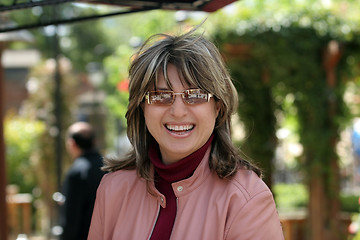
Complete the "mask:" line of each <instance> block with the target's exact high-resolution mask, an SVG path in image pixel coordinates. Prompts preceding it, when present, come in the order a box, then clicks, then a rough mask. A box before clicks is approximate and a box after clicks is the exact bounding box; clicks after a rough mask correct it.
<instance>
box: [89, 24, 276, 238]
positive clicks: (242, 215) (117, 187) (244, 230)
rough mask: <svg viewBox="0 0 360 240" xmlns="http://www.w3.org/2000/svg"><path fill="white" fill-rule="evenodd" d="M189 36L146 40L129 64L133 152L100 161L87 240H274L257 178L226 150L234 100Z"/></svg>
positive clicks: (206, 52) (208, 48)
mask: <svg viewBox="0 0 360 240" xmlns="http://www.w3.org/2000/svg"><path fill="white" fill-rule="evenodd" d="M194 32H195V30H192V31H190V32H188V33H186V34H184V35H180V36H170V35H164V34H158V35H155V36H153V37H151V38H150V39H149V40H148V41H147V42H146V43H145V44H144V46H142V47H141V49H140V50H139V52H138V53H137V54H136V55H135V57H134V59H133V61H132V63H131V66H130V70H129V80H130V82H129V105H128V111H127V114H126V118H127V123H128V129H127V133H128V137H129V139H130V142H131V144H132V146H133V149H132V151H130V152H129V154H128V156H127V157H125V158H124V159H106V161H105V167H104V169H105V170H107V171H109V172H110V173H109V174H107V175H106V176H105V177H104V178H103V180H102V182H101V184H100V186H99V189H98V192H97V200H96V204H95V208H94V212H93V218H92V224H91V228H90V232H89V238H88V239H89V240H99V239H157V240H158V239H207V240H211V239H214V240H219V239H237V240H239V239H240V240H250V239H252V240H253V239H274V240H275V239H276V240H280V239H283V234H282V230H281V226H280V221H279V219H278V214H277V212H276V207H275V204H274V200H273V196H272V193H271V192H270V190H269V189H268V188H267V186H266V185H265V184H264V182H263V181H262V180H261V172H260V170H259V169H258V168H257V167H256V166H254V165H253V164H251V163H250V162H249V161H247V160H245V159H243V158H242V157H241V154H240V152H239V151H238V150H237V149H236V148H235V147H234V145H233V144H232V141H231V137H230V119H231V115H232V114H233V113H234V110H235V109H236V106H237V101H238V98H237V92H236V90H235V88H234V86H233V84H232V81H231V78H230V76H229V73H228V72H227V70H226V67H225V65H224V63H223V60H222V58H221V55H220V53H219V51H218V50H217V48H216V47H215V46H214V45H213V44H212V43H211V42H209V41H208V40H207V39H205V38H204V37H203V36H202V35H196V34H195V33H194ZM179 95H180V96H179Z"/></svg>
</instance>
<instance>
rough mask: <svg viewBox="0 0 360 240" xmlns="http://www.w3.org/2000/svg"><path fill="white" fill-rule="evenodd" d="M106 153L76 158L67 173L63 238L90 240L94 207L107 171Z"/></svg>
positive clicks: (62, 222)
mask: <svg viewBox="0 0 360 240" xmlns="http://www.w3.org/2000/svg"><path fill="white" fill-rule="evenodd" d="M101 166H102V156H101V155H100V154H99V153H98V152H95V151H91V152H86V153H84V154H83V155H81V156H80V157H78V158H76V159H75V161H74V163H73V164H72V166H71V168H70V169H69V171H68V172H67V174H66V177H65V180H64V183H63V189H62V193H63V195H65V198H66V199H65V204H64V205H63V206H62V207H61V210H60V225H61V226H62V227H63V233H62V235H61V238H60V239H61V240H86V239H87V235H88V232H89V227H90V222H91V216H92V212H93V208H94V203H95V197H96V190H97V187H98V186H99V183H100V181H101V178H102V176H103V175H104V172H103V171H101V170H100V168H101Z"/></svg>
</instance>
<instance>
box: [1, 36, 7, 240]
mask: <svg viewBox="0 0 360 240" xmlns="http://www.w3.org/2000/svg"><path fill="white" fill-rule="evenodd" d="M2 50H3V43H1V42H0V215H1V217H0V239H1V240H7V237H8V236H7V234H8V224H7V207H6V163H5V141H4V92H5V91H4V86H5V84H4V72H3V68H2V64H1V55H2Z"/></svg>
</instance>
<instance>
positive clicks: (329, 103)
mask: <svg viewBox="0 0 360 240" xmlns="http://www.w3.org/2000/svg"><path fill="white" fill-rule="evenodd" d="M265 2H266V1H265ZM309 2H310V1H308V2H307V3H309ZM265 6H266V4H265V5H263V7H265ZM284 6H285V7H286V4H285V5H284ZM272 7H274V6H272ZM278 7H279V6H278ZM266 9H267V8H266ZM270 9H271V7H270ZM283 9H284V8H279V9H278V10H276V11H266V10H264V12H263V13H262V14H260V15H256V16H252V17H249V14H248V12H247V11H246V10H244V9H243V10H242V13H243V15H241V14H239V15H238V17H239V18H242V19H244V18H245V20H241V21H238V22H237V23H235V24H234V25H232V27H227V29H221V30H220V31H218V32H215V34H214V37H215V39H216V40H217V42H219V44H220V46H221V47H222V50H223V52H225V55H226V56H227V58H228V61H229V62H230V63H231V64H230V68H231V71H232V73H233V74H234V78H235V80H236V81H239V84H238V90H239V93H240V96H242V97H241V98H240V107H239V113H240V116H241V115H245V116H242V119H243V120H244V122H245V125H246V126H247V129H248V130H249V132H251V135H253V137H252V138H251V137H250V138H249V139H246V141H247V142H248V144H249V145H253V147H252V148H250V151H251V154H252V155H254V156H258V152H257V150H258V149H261V148H264V146H266V142H267V139H266V140H265V141H264V140H263V139H264V136H263V135H266V133H267V131H269V132H271V129H274V128H276V125H275V124H276V123H275V122H274V121H269V120H268V118H265V117H254V111H257V112H260V113H261V114H265V113H267V112H269V109H276V111H273V113H272V114H271V113H270V114H271V115H272V116H271V119H274V118H278V116H279V114H278V113H279V112H282V114H285V115H286V114H288V113H287V112H284V109H283V108H282V107H283V102H284V99H285V98H286V96H288V95H289V94H291V95H292V96H294V100H293V105H294V107H295V109H296V119H297V122H298V129H297V131H298V135H299V137H300V142H301V144H302V145H303V148H304V154H303V156H302V158H301V159H299V160H300V163H301V165H302V167H303V170H304V171H303V172H304V174H305V182H306V183H307V186H308V189H309V192H310V201H309V208H308V214H309V216H308V219H309V223H310V228H309V230H310V234H309V237H310V239H314V240H315V239H341V231H340V229H339V226H341V225H340V224H339V211H340V207H339V190H340V187H339V166H338V157H337V153H336V143H337V141H338V135H339V130H340V129H342V128H343V127H344V126H345V124H346V122H347V121H348V120H349V115H348V112H347V109H346V106H345V104H344V102H343V94H344V89H345V86H346V79H349V78H351V77H353V76H350V75H349V73H351V72H353V67H354V64H349V62H348V61H347V60H348V59H349V58H351V59H352V60H353V62H355V64H358V63H359V62H360V60H359V56H358V55H356V52H358V51H359V48H360V41H359V29H358V28H356V26H355V24H354V23H353V21H352V20H349V19H343V18H341V17H339V16H335V15H334V14H333V12H331V11H329V10H324V9H319V8H316V12H313V11H311V9H305V10H304V11H301V12H289V11H288V12H287V13H286V14H285V13H284V12H283V11H284V10H283ZM344 29H345V30H346V31H344ZM229 46H232V47H233V48H232V49H234V47H236V49H237V50H238V52H237V53H238V56H234V51H227V50H228V49H227V48H228V47H229ZM226 53H227V54H226ZM231 53H232V55H231ZM235 55H236V54H235ZM264 91H265V93H264ZM254 95H255V96H256V97H254ZM266 97H267V99H268V100H267V102H266V100H263V99H266ZM259 102H260V103H266V104H257V103H259ZM274 103H275V104H274ZM253 108H256V110H254V109H253ZM249 109H250V110H249ZM258 116H262V115H259V114H258ZM249 119H250V121H249ZM279 120H280V119H279V118H278V121H277V123H278V124H279ZM264 125H265V126H268V129H266V130H263V126H264ZM255 128H260V129H261V130H263V131H264V133H263V132H260V131H259V132H257V131H254V130H253V129H255ZM269 129H270V130H269ZM249 134H250V133H249ZM270 136H271V135H270ZM254 139H256V140H254ZM258 157H259V158H260V160H261V156H258ZM272 157H273V155H271V152H269V155H268V157H267V160H265V161H270V160H271V159H272ZM255 159H256V157H255Z"/></svg>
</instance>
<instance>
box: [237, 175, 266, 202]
mask: <svg viewBox="0 0 360 240" xmlns="http://www.w3.org/2000/svg"><path fill="white" fill-rule="evenodd" d="M230 186H231V188H234V190H235V191H240V192H239V193H241V195H243V196H244V197H245V198H246V199H247V200H250V199H251V198H253V197H255V196H256V195H258V194H261V193H265V192H268V193H269V194H272V193H271V191H270V189H269V188H268V186H267V185H266V184H265V183H264V181H263V180H262V179H261V178H260V177H259V176H258V175H257V174H256V173H255V172H254V171H251V170H247V169H239V170H238V171H237V173H236V174H235V175H234V176H233V178H232V179H231V180H230Z"/></svg>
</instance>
